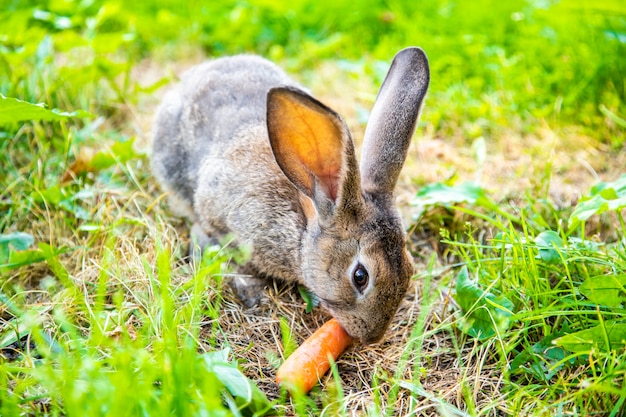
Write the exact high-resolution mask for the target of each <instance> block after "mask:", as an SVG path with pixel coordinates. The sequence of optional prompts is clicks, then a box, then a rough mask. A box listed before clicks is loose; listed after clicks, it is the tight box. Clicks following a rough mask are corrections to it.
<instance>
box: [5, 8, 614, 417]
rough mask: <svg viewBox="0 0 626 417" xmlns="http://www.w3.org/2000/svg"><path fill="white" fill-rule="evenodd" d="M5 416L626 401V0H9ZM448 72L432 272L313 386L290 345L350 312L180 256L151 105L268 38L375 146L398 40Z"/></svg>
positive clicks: (402, 200) (410, 222) (417, 152)
mask: <svg viewBox="0 0 626 417" xmlns="http://www.w3.org/2000/svg"><path fill="white" fill-rule="evenodd" d="M0 4H1V7H0V21H1V22H2V24H1V25H0V416H22V415H23V416H87V417H88V416H163V415H180V416H183V415H184V416H191V415H193V416H231V415H232V416H242V415H243V416H250V415H255V416H260V415H328V416H334V415H367V416H383V415H385V416H386V415H415V416H435V415H444V416H501V415H512V416H513V415H514V416H517V415H528V416H544V415H545V416H555V415H559V416H586V415H597V416H611V417H613V416H623V415H626V378H625V376H626V308H625V303H626V237H625V232H626V223H625V221H624V211H623V210H624V208H625V207H626V169H625V168H624V167H625V166H626V153H625V152H624V146H625V141H626V105H625V103H626V5H624V4H623V2H622V1H618V0H607V1H603V2H586V1H582V0H563V1H550V0H527V1H521V0H513V1H510V2H498V1H493V0H476V1H473V2H461V1H453V0H448V1H446V0H440V1H432V2H418V3H416V2H403V1H394V0H391V1H382V0H365V1H362V2H358V3H355V2H354V1H348V0H333V1H318V2H312V1H309V0H291V1H289V2H274V1H265V0H249V1H232V0H225V1H220V2H208V1H207V2H202V1H188V2H176V1H173V0H149V1H142V2H136V3H135V4H132V6H131V5H130V4H129V3H128V2H123V1H121V0H90V1H81V0H41V1H35V0H32V1H29V0H0ZM409 45H417V46H420V47H422V48H423V49H424V51H426V53H427V55H428V57H429V60H430V65H431V86H430V90H429V93H428V97H427V100H426V104H425V107H424V110H423V114H422V117H421V120H420V123H419V126H418V129H417V133H416V135H415V138H414V141H413V143H412V145H411V149H410V151H409V159H408V161H407V164H406V166H405V169H404V171H403V173H402V176H401V179H400V182H401V185H400V190H399V192H398V204H399V206H400V207H401V210H402V213H403V216H404V217H405V224H406V226H407V231H408V236H409V249H410V250H411V252H412V254H413V256H414V259H415V271H416V272H415V276H414V277H413V280H412V285H411V287H410V290H409V292H408V294H407V296H406V299H405V300H404V302H403V304H402V305H401V307H400V309H399V311H398V313H397V314H396V317H395V319H394V321H393V323H392V325H391V327H390V329H389V330H388V332H387V334H386V336H385V338H384V339H383V340H382V341H381V342H380V343H378V344H376V345H371V346H354V347H352V348H351V349H349V350H348V351H347V352H346V353H345V354H344V355H342V356H341V357H340V358H339V360H338V361H337V363H336V364H335V365H334V366H333V367H332V371H331V372H330V373H329V375H327V376H326V377H324V378H323V379H322V381H321V383H320V385H319V386H318V387H317V388H315V389H314V390H313V392H312V393H311V394H310V395H307V396H304V395H299V396H298V395H296V396H293V397H292V396H290V395H288V394H287V393H286V392H284V391H283V390H281V389H280V388H279V387H277V386H276V384H275V383H274V377H275V373H276V369H277V367H278V366H279V365H280V364H281V363H282V361H283V360H284V358H285V357H287V356H288V355H289V354H290V353H291V352H292V351H293V350H294V349H295V348H296V347H297V345H298V344H300V343H301V342H302V341H303V340H304V339H305V338H306V337H308V336H309V335H310V334H311V333H312V332H313V331H314V330H315V329H316V328H318V327H319V326H320V325H321V323H323V322H324V321H326V320H327V319H328V318H329V316H328V314H327V313H326V312H324V311H323V309H321V308H320V307H317V306H315V305H314V303H313V302H312V300H311V299H310V297H308V296H307V294H306V292H305V291H303V290H302V289H299V288H295V287H294V286H290V285H285V284H281V283H275V285H274V286H273V287H271V288H268V289H267V294H266V295H267V297H268V298H269V302H268V303H265V304H263V305H261V306H258V307H254V308H245V307H244V306H243V305H242V304H241V302H240V301H239V300H238V299H237V297H236V295H235V294H234V293H233V291H232V290H231V289H230V288H229V287H228V286H226V285H225V284H224V277H225V276H226V275H228V274H229V273H232V272H233V271H234V265H235V264H236V263H237V262H238V260H241V259H242V257H244V256H245V254H244V253H241V252H240V251H238V250H236V249H235V248H231V247H228V246H225V247H214V248H210V249H209V250H207V251H206V252H205V253H204V254H203V256H202V261H201V262H200V263H199V264H197V265H196V264H191V263H189V262H188V261H187V260H186V259H185V258H186V254H187V251H188V247H189V236H188V225H187V224H186V223H185V221H184V220H183V219H180V218H177V217H175V216H174V215H173V214H172V212H171V211H170V209H169V207H168V205H167V198H166V195H165V194H164V193H163V192H162V190H160V189H159V187H158V185H157V184H156V182H155V180H154V178H153V177H152V176H151V173H150V167H149V165H150V164H149V153H150V140H151V137H150V129H151V124H152V116H153V113H154V111H155V109H156V106H157V105H158V103H159V100H160V99H161V98H162V96H163V94H164V93H165V91H167V89H168V88H169V86H170V85H172V84H175V83H176V81H177V79H178V77H179V76H180V74H181V73H182V72H184V70H185V69H187V68H189V67H190V66H192V65H193V64H195V63H198V62H202V61H203V60H205V59H208V58H213V57H219V56H224V55H230V54H236V53H256V54H260V55H263V56H265V57H267V58H269V59H271V60H273V61H275V62H277V63H278V64H279V65H281V66H282V67H283V68H285V69H286V70H287V72H289V73H290V74H292V75H293V77H294V78H295V79H297V80H298V81H300V82H301V83H302V84H304V85H306V86H308V87H310V88H311V91H312V92H313V94H314V95H315V96H316V97H318V98H320V99H321V100H322V101H324V102H326V103H328V104H329V105H330V106H331V107H333V108H335V109H336V110H338V112H339V113H341V114H342V115H344V116H345V118H346V120H347V122H348V125H349V126H350V128H351V130H352V132H353V133H354V134H355V140H356V141H357V147H358V143H359V141H360V138H361V137H362V133H363V130H364V126H365V123H366V121H367V119H368V116H369V111H370V109H371V106H372V104H373V102H374V99H375V96H376V91H377V89H378V87H379V85H380V83H381V82H382V79H383V77H384V75H385V73H386V71H387V69H388V66H389V63H390V61H391V59H392V57H393V55H394V54H395V52H397V51H398V50H399V49H401V48H403V47H405V46H409Z"/></svg>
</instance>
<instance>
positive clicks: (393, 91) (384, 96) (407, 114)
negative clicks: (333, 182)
mask: <svg viewBox="0 0 626 417" xmlns="http://www.w3.org/2000/svg"><path fill="white" fill-rule="evenodd" d="M429 81H430V71H429V68H428V58H426V54H425V53H424V51H422V50H421V49H420V48H415V47H412V48H406V49H403V50H401V51H400V52H398V53H397V54H396V56H395V58H394V59H393V62H392V63H391V68H389V72H388V73H387V76H386V77H385V81H383V85H382V86H381V87H380V91H379V92H378V97H377V98H376V102H375V103H374V108H373V109H372V114H371V116H370V120H369V122H368V124H367V128H366V129H365V136H364V139H363V150H362V154H361V167H360V168H361V175H362V180H361V188H362V190H363V191H364V192H366V193H370V194H378V193H392V192H393V189H394V187H395V185H396V181H397V180H398V176H399V174H400V170H401V169H402V165H403V164H404V161H405V159H406V155H407V151H408V148H409V144H410V143H411V137H412V136H413V133H414V132H415V126H416V124H417V118H418V116H419V112H420V109H421V107H422V103H423V101H424V97H425V96H426V90H428V83H429Z"/></svg>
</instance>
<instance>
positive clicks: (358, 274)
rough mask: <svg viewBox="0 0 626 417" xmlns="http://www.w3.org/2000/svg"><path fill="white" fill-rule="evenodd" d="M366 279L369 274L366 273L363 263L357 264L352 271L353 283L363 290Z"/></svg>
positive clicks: (365, 285)
mask: <svg viewBox="0 0 626 417" xmlns="http://www.w3.org/2000/svg"><path fill="white" fill-rule="evenodd" d="M368 280H369V274H368V273H367V270H366V269H365V267H364V266H363V265H361V264H358V265H357V266H356V268H354V272H353V273H352V281H353V282H354V285H356V287H357V289H358V290H359V291H361V292H363V290H364V289H365V287H367V281H368Z"/></svg>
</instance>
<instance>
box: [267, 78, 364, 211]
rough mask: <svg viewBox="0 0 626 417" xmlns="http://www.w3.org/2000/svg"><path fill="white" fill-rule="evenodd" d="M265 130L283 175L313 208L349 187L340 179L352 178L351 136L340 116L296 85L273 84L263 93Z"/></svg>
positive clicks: (337, 197)
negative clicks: (314, 204)
mask: <svg viewBox="0 0 626 417" xmlns="http://www.w3.org/2000/svg"><path fill="white" fill-rule="evenodd" d="M267 129H268V134H269V139H270V144H271V147H272V151H273V152H274V157H275V158H276V162H278V165H279V166H280V168H281V169H282V170H283V172H284V173H285V175H286V176H287V178H289V180H291V182H292V183H293V184H294V185H295V186H296V187H297V188H298V189H299V190H300V191H301V192H303V193H304V194H305V195H307V196H308V197H310V198H311V199H312V200H313V201H314V202H315V203H316V205H317V206H318V209H319V208H320V207H319V206H320V204H323V205H324V206H328V203H331V206H332V207H334V206H335V205H336V204H337V200H338V199H339V198H340V196H341V194H342V193H343V192H342V190H343V189H344V188H345V187H347V186H349V184H347V183H346V181H345V178H346V177H351V178H352V177H354V175H348V172H347V171H348V169H347V168H346V167H345V166H346V164H349V165H354V166H353V167H352V169H350V171H356V162H355V157H354V148H353V146H352V140H351V139H350V134H349V132H348V129H347V127H346V125H345V123H344V121H343V120H342V119H341V117H340V116H339V115H338V114H337V113H335V112H334V111H333V110H331V109H329V108H328V107H326V106H325V105H324V104H322V103H320V102H319V101H317V100H315V99H314V98H313V97H311V96H309V95H308V94H306V93H305V92H303V91H301V90H298V89H296V88H292V87H277V88H273V89H271V90H270V91H269V93H268V96H267ZM350 162H352V163H350ZM356 175H357V176H358V174H356ZM350 186H352V187H354V185H350ZM357 186H358V182H357ZM320 197H322V198H320Z"/></svg>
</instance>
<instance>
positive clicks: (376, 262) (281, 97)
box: [151, 47, 430, 344]
mask: <svg viewBox="0 0 626 417" xmlns="http://www.w3.org/2000/svg"><path fill="white" fill-rule="evenodd" d="M429 82H430V72H429V66H428V59H427V57H426V55H425V53H424V52H423V51H422V50H421V49H420V48H417V47H409V48H406V49H403V50H401V51H400V52H398V53H397V55H396V56H395V58H394V59H393V62H392V64H391V67H390V69H389V72H388V73H387V75H386V78H385V80H384V82H383V84H382V86H381V88H380V91H379V93H378V96H377V98H376V102H375V104H374V107H373V109H372V112H371V118H370V120H369V123H368V125H367V127H366V131H365V135H364V139H363V146H362V156H361V160H360V165H357V160H356V156H355V148H354V145H353V142H352V138H351V135H350V132H349V131H348V128H347V126H346V123H345V122H344V120H343V119H342V118H341V116H339V115H338V114H337V113H336V112H335V111H333V110H332V109H330V108H329V107H327V106H326V105H324V104H322V103H321V102H319V101H318V100H317V99H315V98H313V97H312V96H311V95H310V94H309V92H307V90H305V89H304V88H303V87H302V86H300V85H299V84H298V83H296V82H295V81H293V80H292V79H291V78H289V77H288V76H287V75H286V73H285V72H284V71H283V70H281V69H280V68H279V67H278V66H276V65H275V64H273V63H271V62H269V61H268V60H265V59H264V58H261V57H258V56H253V55H237V56H232V57H224V58H218V59H215V60H211V61H208V62H206V63H203V64H200V65H198V66H196V67H193V68H192V69H191V70H189V71H188V72H187V73H186V74H185V75H184V76H183V77H182V80H181V84H180V85H179V86H178V88H176V89H175V90H172V91H171V92H170V93H168V94H167V95H166V96H165V97H164V99H163V101H162V103H161V105H160V107H159V109H158V110H157V113H156V115H155V122H154V128H153V150H152V158H151V164H152V171H153V173H154V175H155V177H156V179H157V180H158V182H159V183H160V184H161V186H162V188H163V189H164V190H165V191H167V192H169V194H170V199H171V203H170V204H171V205H172V207H173V210H175V211H177V212H178V213H179V214H182V215H184V216H186V217H188V218H189V220H190V221H191V223H192V227H191V233H192V236H193V238H194V239H195V240H197V241H198V242H199V243H200V245H201V246H202V245H206V244H209V243H215V242H219V241H220V239H223V238H224V237H226V236H234V238H235V241H236V242H237V245H241V246H245V247H247V248H248V249H249V250H250V257H249V259H248V260H247V261H246V262H245V264H244V265H241V267H240V270H239V272H241V274H238V275H237V276H236V278H234V283H233V285H234V287H235V289H236V291H237V293H238V295H239V297H240V298H242V300H243V301H244V302H247V303H249V304H250V305H254V304H255V303H257V302H259V300H260V295H261V294H263V289H264V287H265V286H266V285H267V283H268V281H267V280H268V279H279V280H283V281H287V282H296V283H299V284H301V285H303V286H304V287H306V288H307V289H308V290H309V291H310V292H311V293H312V295H313V296H314V297H315V298H316V299H317V300H319V303H320V304H321V305H322V306H323V307H324V308H325V309H327V310H328V311H329V313H330V314H331V315H332V316H334V317H335V318H336V319H337V320H338V321H339V323H340V324H341V325H342V326H343V327H344V329H345V330H346V331H347V333H348V334H349V335H350V336H352V337H353V338H355V339H357V340H359V341H360V342H361V343H363V344H370V343H375V342H377V341H379V340H380V339H381V338H382V336H383V334H384V333H385V331H386V329H387V327H388V325H389V323H390V321H391V319H392V318H393V316H394V315H395V312H396V310H397V308H398V306H399V304H400V302H401V301H402V299H403V298H404V295H405V293H406V291H407V288H408V284H409V281H410V279H411V276H412V275H413V260H412V258H411V256H410V254H409V252H408V250H407V249H406V245H405V243H406V237H405V229H404V226H403V223H402V220H401V217H400V214H399V211H398V209H397V208H396V206H395V201H394V188H395V185H396V182H397V179H398V176H399V173H400V170H401V169H402V166H403V164H404V161H405V159H406V156H407V151H408V147H409V143H410V141H411V138H412V136H413V134H414V132H415V128H416V124H417V120H418V117H419V114H420V111H421V108H422V103H423V101H424V98H425V95H426V91H427V89H428V85H429Z"/></svg>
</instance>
